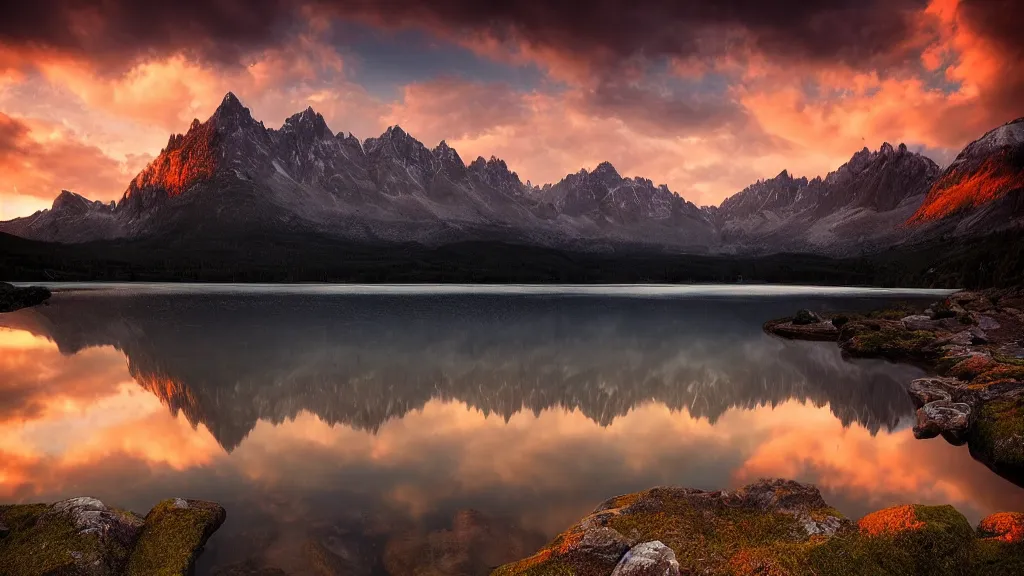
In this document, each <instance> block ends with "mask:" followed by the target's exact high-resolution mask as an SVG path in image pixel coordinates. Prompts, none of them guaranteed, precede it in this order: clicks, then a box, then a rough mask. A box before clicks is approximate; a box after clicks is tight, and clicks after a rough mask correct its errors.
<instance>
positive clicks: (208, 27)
mask: <svg viewBox="0 0 1024 576" xmlns="http://www.w3.org/2000/svg"><path fill="white" fill-rule="evenodd" d="M9 4H10V5H9V6H6V7H5V8H4V16H3V18H0V44H2V45H7V46H8V47H15V48H39V49H53V50H58V51H61V52H65V53H71V54H74V55H76V56H84V57H86V58H89V59H92V60H94V61H97V62H98V63H101V64H107V65H123V64H127V63H130V62H133V61H135V60H136V59H138V58H140V57H144V56H146V55H149V54H154V53H166V52H177V51H185V52H187V53H189V54H191V55H193V56H195V57H196V58H198V59H201V60H208V61H215V62H222V63H238V62H240V60H241V58H242V57H243V56H244V55H245V54H246V53H247V52H248V51H250V50H252V49H254V48H259V47H262V46H266V45H271V44H275V43H278V42H282V41H284V40H285V39H286V38H287V37H288V33H289V32H290V31H291V30H292V29H293V27H294V25H295V24H296V23H297V21H298V11H297V8H298V6H297V5H296V4H295V3H292V2H288V1H287V0H151V1H147V2H139V1H136V0H31V1H27V2H12V3H9Z"/></svg>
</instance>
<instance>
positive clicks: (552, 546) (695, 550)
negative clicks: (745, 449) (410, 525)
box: [492, 480, 847, 576]
mask: <svg viewBox="0 0 1024 576" xmlns="http://www.w3.org/2000/svg"><path fill="white" fill-rule="evenodd" d="M846 524H847V523H846V521H845V520H844V519H843V518H842V516H841V515H840V514H839V513H838V512H837V511H835V510H834V509H832V508H830V507H829V506H828V505H827V504H825V502H824V500H822V498H821V495H820V494H819V493H818V491H817V489H815V488H813V487H810V486H807V485H804V484H799V483H796V482H791V481H782V480H765V481H761V482H758V483H756V484H752V485H750V486H747V487H745V488H742V489H740V490H737V491H736V492H705V491H702V490H690V489H686V488H671V487H668V488H653V489H651V490H647V491H644V492H639V493H636V494H631V495H626V496H620V497H617V498H613V499H612V500H609V501H608V502H606V503H604V504H602V505H600V506H598V508H597V509H596V510H595V511H594V512H593V513H592V514H591V515H589V516H587V517H586V518H584V519H583V520H582V521H580V522H579V523H577V524H576V525H574V526H573V527H571V528H570V529H569V530H567V531H565V532H563V533H562V534H560V535H559V536H558V537H556V538H555V539H554V540H552V541H551V542H550V543H549V544H548V545H547V546H545V547H544V548H542V549H541V550H540V551H539V552H538V553H537V554H534V555H533V556H531V557H529V558H526V559H524V560H521V561H519V562H515V563H512V564H508V565H505V566H502V567H500V568H498V569H497V570H495V571H494V572H493V573H492V576H542V575H544V576H546V575H552V576H554V575H559V576H560V575H564V574H571V575H573V576H590V575H595V576H607V575H608V574H610V573H611V571H612V570H613V569H614V566H615V564H616V562H615V558H610V559H609V558H602V559H601V560H600V561H595V560H594V558H593V556H592V555H588V554H580V553H579V551H580V550H581V547H580V546H579V543H580V542H582V541H584V540H585V539H586V535H587V534H588V533H590V532H591V531H594V530H609V529H610V530H611V531H613V532H614V533H617V534H618V535H620V536H621V537H622V538H623V539H624V540H625V541H626V542H627V543H628V544H629V545H636V544H639V543H643V542H651V541H655V540H657V541H660V542H662V543H664V544H665V545H666V546H668V547H669V548H671V549H672V551H673V553H674V554H675V557H676V560H677V561H678V562H679V567H680V572H681V573H683V574H691V573H692V574H723V575H724V574H732V573H734V572H735V571H736V569H738V568H737V567H742V566H746V565H751V564H752V563H756V564H758V565H767V564H772V563H774V564H779V565H785V566H797V565H799V564H800V559H798V558H796V556H794V554H796V552H794V551H795V550H798V549H799V547H800V546H803V545H806V544H807V543H808V542H810V541H812V540H813V539H814V538H818V537H820V536H822V535H824V534H831V533H834V532H835V531H836V530H839V529H840V528H841V527H842V526H844V525H846ZM623 553H624V551H623V552H622V553H620V555H621V554H623ZM766 563H767V564H766Z"/></svg>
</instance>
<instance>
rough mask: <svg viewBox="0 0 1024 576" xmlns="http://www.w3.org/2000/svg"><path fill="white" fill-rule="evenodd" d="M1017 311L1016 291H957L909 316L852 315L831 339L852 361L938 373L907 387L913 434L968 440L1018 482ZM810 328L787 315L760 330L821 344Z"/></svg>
mask: <svg viewBox="0 0 1024 576" xmlns="http://www.w3.org/2000/svg"><path fill="white" fill-rule="evenodd" d="M1022 306H1024V292H1022V291H1020V290H1003V291H986V292H960V293H957V294H954V295H953V296H951V297H950V298H947V299H945V300H943V301H940V302H936V303H935V304H933V305H932V306H930V307H928V309H927V310H923V311H914V312H913V313H910V314H908V313H907V312H908V311H907V310H905V309H894V310H879V311H876V312H874V313H871V314H868V315H864V316H854V317H851V318H849V319H847V321H846V322H845V323H843V324H842V327H841V328H840V329H839V333H838V337H837V341H838V343H839V346H840V348H841V349H842V350H843V353H844V354H846V355H848V356H850V357H861V358H886V359H889V360H892V361H903V362H914V363H917V364H919V365H923V366H925V367H926V368H928V369H929V370H930V371H932V372H934V373H935V374H937V375H938V376H931V377H928V378H921V379H918V380H915V381H913V382H911V383H910V385H909V387H908V392H909V394H910V396H911V398H912V399H913V401H914V404H915V405H916V407H917V417H916V423H915V426H914V435H915V436H916V437H917V438H922V439H923V438H934V437H936V436H942V437H943V438H945V439H946V440H947V441H949V442H950V443H952V444H955V445H960V444H964V443H967V444H968V445H969V447H970V450H971V454H972V455H973V456H974V457H975V458H977V459H978V460H980V461H981V462H983V463H985V464H986V465H987V466H989V467H990V468H992V469H993V470H995V471H996V472H997V473H999V474H1001V475H1003V476H1005V477H1007V478H1009V479H1010V480H1012V481H1014V482H1017V483H1021V482H1024V417H1022V415H1024V349H1022V348H1021V347H1020V342H1021V339H1022V337H1024V314H1021V312H1020V310H1021V308H1022ZM804 316H805V317H806V316H807V314H804ZM895 318H901V319H899V320H896V319H895ZM815 326H818V324H809V325H806V326H798V325H796V324H794V322H793V321H792V320H791V319H788V318H786V319H782V320H774V321H770V322H767V323H766V324H765V330H766V331H768V332H770V333H772V334H775V335H777V336H780V337H784V338H797V339H804V340H819V339H826V338H824V337H823V336H822V334H823V333H822V332H819V331H816V330H814V327H815ZM801 329H803V330H801ZM819 336H822V337H819Z"/></svg>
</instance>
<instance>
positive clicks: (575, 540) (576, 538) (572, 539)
mask: <svg viewBox="0 0 1024 576" xmlns="http://www.w3.org/2000/svg"><path fill="white" fill-rule="evenodd" d="M582 541H583V532H570V533H568V534H566V535H565V537H564V538H562V543H561V544H559V546H558V553H559V554H567V553H569V552H571V551H572V550H573V549H574V548H576V547H577V546H579V544H580V542H582Z"/></svg>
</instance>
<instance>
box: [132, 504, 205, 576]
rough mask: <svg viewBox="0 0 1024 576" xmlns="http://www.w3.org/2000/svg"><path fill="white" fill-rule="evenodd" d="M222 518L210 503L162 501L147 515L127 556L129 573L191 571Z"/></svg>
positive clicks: (162, 575) (167, 575) (172, 575)
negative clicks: (129, 554) (183, 503)
mask: <svg viewBox="0 0 1024 576" xmlns="http://www.w3.org/2000/svg"><path fill="white" fill-rule="evenodd" d="M223 521H224V511H223V509H222V508H220V507H217V506H215V505H213V504H207V503H202V502H195V501H190V502H189V505H188V507H186V508H177V507H175V505H174V500H164V501H163V502H161V503H160V504H158V505H156V506H155V507H154V508H153V509H152V510H150V512H149V514H147V515H146V523H145V525H144V526H143V528H142V534H141V535H140V536H139V539H138V542H136V544H135V547H134V548H133V549H132V553H131V556H130V557H129V559H128V567H127V570H126V574H128V576H178V575H185V574H188V573H189V570H191V567H192V564H193V562H195V559H196V555H197V554H198V552H199V551H200V550H201V549H202V547H203V545H204V544H205V543H206V540H207V538H209V537H210V535H211V534H213V532H214V531H215V530H216V529H217V528H218V527H219V526H220V524H221V523H222V522H223Z"/></svg>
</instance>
